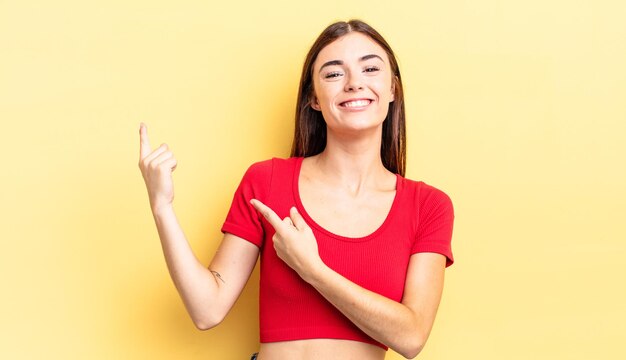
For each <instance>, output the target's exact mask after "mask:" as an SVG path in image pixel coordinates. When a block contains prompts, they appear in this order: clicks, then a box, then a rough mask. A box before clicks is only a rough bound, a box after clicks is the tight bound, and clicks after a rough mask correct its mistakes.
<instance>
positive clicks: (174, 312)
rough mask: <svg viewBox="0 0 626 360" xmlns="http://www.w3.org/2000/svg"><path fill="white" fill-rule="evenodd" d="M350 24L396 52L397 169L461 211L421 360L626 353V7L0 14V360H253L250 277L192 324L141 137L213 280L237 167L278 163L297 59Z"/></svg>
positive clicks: (238, 6) (447, 5)
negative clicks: (403, 167) (200, 325)
mask: <svg viewBox="0 0 626 360" xmlns="http://www.w3.org/2000/svg"><path fill="white" fill-rule="evenodd" d="M350 18H361V19H363V20H365V21H367V22H369V23H370V24H371V25H373V26H374V27H375V28H377V29H378V30H380V32H381V33H382V34H383V35H384V36H385V37H386V38H387V40H388V41H389V43H390V44H391V46H392V47H393V48H394V50H395V51H396V53H397V57H398V59H399V62H400V66H401V71H402V76H403V80H404V85H405V95H406V99H405V100H406V110H407V116H408V164H407V168H408V172H407V177H409V178H412V179H415V180H423V181H425V182H427V183H429V184H432V185H434V186H436V187H438V188H440V189H442V190H444V191H445V192H447V193H448V194H449V195H450V197H451V198H452V199H453V202H454V205H455V210H456V223H455V229H454V236H453V249H454V254H455V258H456V263H455V264H454V265H453V266H452V267H450V268H449V269H448V270H447V273H446V275H447V277H446V288H445V291H444V296H443V300H442V303H441V306H440V309H439V315H438V318H437V321H436V323H435V327H434V329H433V332H432V334H431V338H430V340H429V342H428V344H427V345H426V348H425V349H424V351H423V352H422V354H421V355H420V356H419V358H421V359H424V360H435V359H436V360H452V359H484V360H487V359H509V360H511V359H524V360H528V359H545V360H548V359H550V360H552V359H623V358H625V357H626V352H625V351H624V348H623V343H624V340H626V339H625V338H624V334H626V327H625V325H624V324H626V310H625V308H626V307H625V306H624V304H626V288H625V285H624V284H625V282H624V277H625V275H626V268H625V265H624V257H625V255H626V243H625V240H626V226H625V224H626V222H625V221H624V219H625V218H626V186H625V184H626V166H625V165H624V164H625V163H626V161H625V157H626V141H625V135H626V101H625V100H626V66H625V64H626V26H625V25H624V19H626V5H624V2H621V1H607V0H595V1H592V0H583V1H565V0H553V1H545V0H542V1H539V0H530V1H497V0H475V1H451V0H443V1H409V0H403V1H390V2H383V1H368V0H363V1H337V0H318V1H315V2H296V1H278V0H266V1H258V2H257V1H250V2H241V1H226V2H209V1H119V0H117V1H99V2H96V1H70V0H58V1H33V0H25V1H17V0H16V1H9V0H0V121H1V125H2V127H1V131H0V154H1V160H0V169H1V170H0V173H1V175H0V181H1V183H0V221H1V223H0V284H1V287H2V294H1V296H0V323H1V326H0V358H2V359H38V358H46V359H151V360H156V359H226V360H228V359H247V358H248V356H249V354H250V353H252V352H254V351H255V350H256V349H257V347H258V320H257V312H258V306H257V295H258V272H257V270H255V273H254V275H253V276H252V278H251V280H250V282H249V283H248V286H247V287H246V289H245V291H244V293H243V294H242V296H241V298H240V299H239V301H238V302H237V305H236V306H235V307H234V308H233V310H232V311H231V313H230V314H229V315H228V317H227V319H226V321H225V322H224V323H223V324H222V325H220V326H219V327H218V328H216V329H213V330H210V331H207V332H200V331H198V330H196V329H195V328H194V326H193V324H192V322H191V321H190V319H189V317H188V316H187V314H186V312H185V310H184V308H183V304H182V302H181V301H180V300H179V298H178V295H177V293H176V290H175V288H174V286H173V284H172V282H171V280H170V279H169V276H168V273H167V269H166V266H165V262H164V260H163V255H162V252H161V247H160V244H159V240H158V237H157V233H156V228H155V226H154V223H153V219H152V216H151V213H150V209H149V206H148V199H147V194H146V190H145V186H144V183H143V180H142V178H141V175H140V172H139V169H138V166H137V163H138V156H139V137H138V130H139V123H140V122H141V121H143V122H145V123H147V124H148V131H149V134H150V138H151V140H152V143H153V145H154V146H158V145H159V144H160V143H162V142H166V143H167V144H168V145H169V146H170V148H171V149H172V150H173V151H174V154H175V155H176V157H177V158H178V161H179V165H178V169H177V170H176V172H175V173H174V181H175V186H176V201H175V208H176V211H177V214H178V217H179V220H180V222H181V224H182V226H183V228H184V229H185V232H186V235H187V237H188V239H189V241H190V243H191V245H192V247H193V249H194V251H195V252H196V254H197V256H198V257H199V258H200V260H201V261H202V262H203V263H205V264H208V263H209V261H210V259H211V256H212V254H213V253H214V251H215V249H216V247H217V245H218V243H219V241H220V239H221V236H222V235H221V233H220V227H221V224H222V222H223V220H224V218H225V215H226V212H227V210H228V207H229V205H230V201H231V199H232V195H233V192H234V190H235V188H236V186H237V184H238V182H239V180H240V178H241V176H242V175H243V173H244V171H245V170H246V168H247V167H248V166H249V165H250V164H252V163H253V162H255V161H260V160H265V159H268V158H270V157H272V156H277V157H287V156H288V155H289V150H290V146H291V138H292V132H293V114H294V109H295V97H296V92H297V87H298V80H299V76H300V71H301V66H302V63H303V60H304V56H305V54H306V52H307V51H308V48H309V47H310V45H311V44H312V42H313V41H314V39H315V38H316V37H317V35H318V34H319V33H320V32H321V30H322V29H323V28H324V27H326V26H327V25H328V24H330V23H332V22H334V21H335V20H347V19H350ZM390 265H391V264H390ZM400 358H401V357H400V356H398V355H397V354H394V353H393V352H391V351H390V352H389V354H388V356H387V359H400Z"/></svg>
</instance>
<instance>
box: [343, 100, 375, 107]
mask: <svg viewBox="0 0 626 360" xmlns="http://www.w3.org/2000/svg"><path fill="white" fill-rule="evenodd" d="M369 103H370V100H355V101H348V102H345V103H343V106H345V107H359V106H366V105H368V104H369Z"/></svg>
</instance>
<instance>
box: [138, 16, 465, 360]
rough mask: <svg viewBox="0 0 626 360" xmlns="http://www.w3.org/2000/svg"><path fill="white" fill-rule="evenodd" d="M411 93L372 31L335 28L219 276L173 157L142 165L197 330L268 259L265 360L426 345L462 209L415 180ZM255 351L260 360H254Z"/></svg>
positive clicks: (227, 244) (238, 198)
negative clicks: (177, 210)
mask: <svg viewBox="0 0 626 360" xmlns="http://www.w3.org/2000/svg"><path fill="white" fill-rule="evenodd" d="M403 101H404V99H403V93H402V82H401V77H400V71H399V69H398V65H397V62H396V59H395V57H394V54H393V51H392V50H391V48H390V47H389V45H388V44H387V42H386V41H385V40H384V39H383V38H382V37H381V36H380V34H378V32H376V31H375V30H374V29H373V28H371V27H370V26H369V25H367V24H365V23H363V22H361V21H358V20H352V21H349V22H338V23H335V24H332V25H330V26H329V27H328V28H326V29H325V30H324V31H323V32H322V34H321V35H320V36H319V37H318V39H317V40H316V42H315V43H314V44H313V46H312V48H311V50H310V51H309V54H308V55H307V57H306V60H305V64H304V68H303V72H302V78H301V82H300V90H299V95H298V104H297V109H296V130H295V137H294V143H293V148H292V154H291V157H290V158H288V159H278V158H274V159H271V160H267V161H263V162H259V163H255V164H253V165H252V166H251V167H250V168H249V169H248V171H247V172H246V174H245V175H244V177H243V179H242V181H241V184H240V185H239V187H238V189H237V191H236V193H235V196H234V199H233V203H232V205H231V208H230V211H229V213H228V215H227V217H226V221H225V222H224V225H223V227H222V232H223V233H224V238H223V240H222V243H221V244H220V247H219V249H218V251H217V253H216V254H215V257H214V258H213V260H212V262H211V264H210V266H209V268H208V269H206V268H204V267H203V266H202V264H201V263H200V262H199V261H198V260H197V259H196V257H195V256H194V254H193V253H192V251H191V249H190V247H189V245H188V243H187V240H186V239H185V237H184V235H183V231H182V230H181V228H180V226H179V224H178V222H177V220H176V216H175V214H174V211H173V208H172V201H173V185H172V176H171V173H172V171H173V170H174V169H175V167H176V160H175V158H174V156H173V155H172V152H171V151H170V150H169V149H168V148H167V146H166V145H161V146H160V147H158V148H157V149H155V150H151V148H150V144H149V141H148V135H147V130H146V127H145V125H143V124H142V125H141V126H140V138H141V145H140V148H141V149H140V152H141V155H140V161H139V167H140V168H141V171H142V174H143V177H144V180H145V182H146V186H147V188H148V194H149V198H150V205H151V209H152V213H153V215H154V219H155V222H156V225H157V229H158V232H159V236H160V239H161V243H162V246H163V251H164V254H165V258H166V261H167V265H168V269H169V271H170V274H171V276H172V279H173V280H174V283H175V285H176V288H177V289H178V291H179V293H180V295H181V297H182V299H183V301H184V303H185V306H186V308H187V310H188V311H189V314H190V315H191V317H192V319H193V321H194V323H195V324H196V326H197V327H198V328H200V329H209V328H212V327H214V326H216V325H217V324H219V323H220V322H221V321H222V319H223V318H224V316H226V314H227V313H228V311H229V310H230V309H231V307H232V306H233V304H234V302H235V300H236V299H237V297H238V296H239V294H240V293H241V291H242V289H243V287H244V285H245V283H246V281H247V280H248V278H249V276H250V273H251V272H252V270H253V268H254V265H255V264H256V261H257V258H259V255H260V258H261V280H260V299H259V300H260V327H261V329H260V336H261V339H260V340H261V345H260V350H259V354H258V359H261V360H274V359H371V360H375V359H377V360H378V359H383V358H384V357H385V351H386V350H387V348H388V347H390V348H392V349H393V350H395V351H397V352H398V353H400V354H402V355H403V356H405V357H407V358H412V357H415V356H416V355H417V354H418V353H419V352H420V350H421V349H422V348H423V346H424V344H425V342H426V339H427V338H428V335H429V333H430V330H431V328H432V326H433V322H434V320H435V314H436V312H437V307H438V305H439V302H440V299H441V293H442V290H443V283H444V271H445V268H446V266H449V265H451V264H452V262H453V258H452V252H451V247H450V241H451V236H452V224H453V220H454V214H453V208H452V203H451V201H450V199H449V198H448V196H446V194H445V193H443V192H442V191H440V190H438V189H436V188H434V187H432V186H429V185H427V184H425V183H423V182H416V181H412V180H409V179H406V178H404V168H405V123H404V121H405V120H404V104H403ZM256 357H257V355H256V354H255V355H254V356H253V358H256Z"/></svg>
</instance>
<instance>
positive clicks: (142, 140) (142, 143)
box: [139, 123, 152, 159]
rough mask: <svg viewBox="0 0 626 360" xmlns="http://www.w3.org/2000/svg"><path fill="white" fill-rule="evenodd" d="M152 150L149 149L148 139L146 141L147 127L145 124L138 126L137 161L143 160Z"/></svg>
mask: <svg viewBox="0 0 626 360" xmlns="http://www.w3.org/2000/svg"><path fill="white" fill-rule="evenodd" d="M151 152H152V148H151V147H150V139H148V127H147V126H146V124H144V123H141V124H139V159H143V158H145V157H146V156H148V155H150V153H151Z"/></svg>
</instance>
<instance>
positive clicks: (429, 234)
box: [222, 157, 454, 350]
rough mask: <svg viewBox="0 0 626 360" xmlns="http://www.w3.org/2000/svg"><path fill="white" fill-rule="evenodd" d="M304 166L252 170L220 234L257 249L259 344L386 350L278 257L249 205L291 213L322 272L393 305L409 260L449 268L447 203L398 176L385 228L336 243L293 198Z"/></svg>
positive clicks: (270, 164) (292, 163)
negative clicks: (312, 243) (424, 257)
mask: <svg viewBox="0 0 626 360" xmlns="http://www.w3.org/2000/svg"><path fill="white" fill-rule="evenodd" d="M302 160H303V158H301V157H295V158H288V159H278V158H273V159H271V160H266V161H263V162H258V163H255V164H253V165H252V166H250V168H249V169H248V170H247V171H246V173H245V175H244V177H243V179H242V180H241V183H240V184H239V187H238V188H237V190H236V192H235V195H234V199H233V202H232V205H231V207H230V210H229V212H228V215H227V216H226V220H225V222H224V225H223V226H222V232H224V233H231V234H233V235H236V236H238V237H241V238H243V239H245V240H247V241H250V242H251V243H253V244H255V245H257V246H258V247H259V248H260V254H261V264H260V266H261V269H260V270H261V272H260V290H259V325H260V341H261V342H262V343H265V342H277V341H287V340H301V339H319V338H328V339H346V340H354V341H360V342H365V343H369V344H374V345H377V346H380V347H382V348H383V349H385V350H386V349H387V346H385V345H384V344H381V343H379V342H378V341H376V340H374V339H372V338H371V337H369V336H368V335H366V334H365V333H364V332H363V331H361V330H360V329H359V328H358V327H357V326H356V325H354V324H353V323H352V322H351V321H350V320H349V319H348V318H347V317H345V316H344V315H343V314H342V313H341V312H340V311H339V310H337V309H336V308H335V307H334V306H333V305H332V304H331V303H329V302H328V301H327V300H326V299H324V297H323V296H322V295H320V294H319V293H318V292H317V290H315V288H313V287H312V286H311V285H309V284H308V283H306V282H305V281H304V280H302V279H301V278H300V277H299V276H298V274H297V273H296V272H295V271H294V270H292V269H291V268H290V267H289V266H288V265H287V264H285V263H284V262H283V261H282V260H281V259H280V258H279V257H278V256H277V255H276V252H275V250H274V246H273V245H272V236H273V235H274V228H273V227H272V226H271V225H270V223H269V222H267V220H266V219H265V218H264V217H263V216H262V215H260V214H259V213H258V212H257V211H256V210H255V209H254V207H253V206H252V205H251V204H250V200H251V199H258V200H260V201H262V202H263V203H265V204H266V205H267V206H269V207H270V208H271V209H273V210H274V211H275V212H276V214H278V216H280V217H281V218H284V217H286V216H288V215H289V209H290V208H291V207H292V206H296V208H297V209H298V212H299V213H300V214H301V215H302V217H303V218H304V219H305V221H306V222H307V224H308V225H309V226H310V227H311V229H312V230H313V234H314V235H315V238H316V240H317V243H318V249H319V254H320V257H321V259H322V260H323V261H324V263H325V264H326V265H328V266H329V267H330V268H332V269H333V270H335V271H336V272H338V273H339V274H341V275H342V276H344V277H346V278H347V279H349V280H350V281H352V282H354V283H356V284H358V285H359V286H362V287H364V288H366V289H369V290H371V291H374V292H376V293H378V294H381V295H383V296H386V297H388V298H389V299H392V300H394V301H398V302H400V301H401V300H402V295H403V292H404V284H405V279H406V272H407V268H408V264H409V258H410V257H411V255H412V254H415V253H418V252H435V253H440V254H443V255H444V256H446V258H447V261H446V266H450V265H451V264H452V262H453V261H454V259H453V257H452V251H451V246H450V243H451V237H452V224H453V220H454V211H453V208H452V202H451V201H450V198H449V197H448V196H447V195H446V194H445V193H443V192H442V191H440V190H438V189H436V188H434V187H432V186H429V185H427V184H425V183H423V182H416V181H412V180H408V179H406V178H404V177H402V176H400V175H396V176H397V182H396V195H395V198H394V200H393V203H392V205H391V209H390V211H389V213H388V215H387V217H386V219H385V220H384V222H383V224H382V225H381V226H380V227H379V228H378V229H377V230H375V231H374V232H373V233H371V234H370V235H367V236H364V237H360V238H349V237H344V236H339V235H336V234H333V233H331V232H329V231H327V230H326V229H324V228H322V227H321V226H319V225H318V224H317V223H315V221H314V220H313V219H312V218H311V217H310V216H309V215H308V213H307V212H306V209H305V208H304V207H303V206H302V201H301V199H300V196H299V190H298V179H299V174H300V167H301V165H302Z"/></svg>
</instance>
